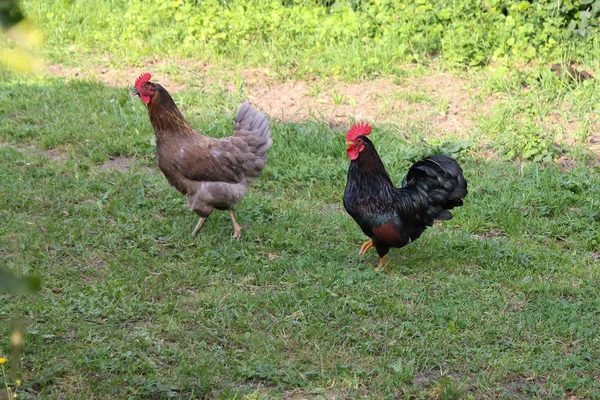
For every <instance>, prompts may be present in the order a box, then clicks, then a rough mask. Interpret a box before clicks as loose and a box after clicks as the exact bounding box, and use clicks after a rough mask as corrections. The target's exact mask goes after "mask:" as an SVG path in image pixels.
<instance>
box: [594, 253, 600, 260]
mask: <svg viewBox="0 0 600 400" xmlns="http://www.w3.org/2000/svg"><path fill="white" fill-rule="evenodd" d="M592 258H593V259H594V260H600V252H597V253H592Z"/></svg>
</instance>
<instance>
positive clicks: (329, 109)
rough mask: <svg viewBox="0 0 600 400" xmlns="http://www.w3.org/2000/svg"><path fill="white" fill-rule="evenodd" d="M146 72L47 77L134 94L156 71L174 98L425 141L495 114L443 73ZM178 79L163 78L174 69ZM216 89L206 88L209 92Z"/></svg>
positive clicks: (158, 63) (81, 71)
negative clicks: (401, 129)
mask: <svg viewBox="0 0 600 400" xmlns="http://www.w3.org/2000/svg"><path fill="white" fill-rule="evenodd" d="M145 65H146V66H145V67H144V69H142V68H134V67H123V68H121V69H119V70H115V69H112V68H109V67H107V66H105V65H104V66H103V65H99V66H96V67H95V68H87V67H86V68H77V67H67V66H64V65H61V64H55V65H50V66H48V67H47V68H46V71H47V72H48V73H50V74H52V75H56V76H61V77H64V78H67V79H85V80H97V81H100V82H103V83H105V84H107V85H110V86H115V87H122V88H131V87H132V86H133V82H134V81H135V79H137V77H138V76H139V75H140V74H141V73H142V72H145V71H151V73H152V74H153V76H154V77H153V80H155V81H156V82H160V83H161V84H162V85H163V86H164V87H166V88H167V89H168V90H169V91H170V92H172V93H176V92H178V91H183V90H188V89H190V88H193V87H196V88H197V87H198V86H200V87H202V88H203V90H225V91H226V92H229V93H232V94H236V93H238V92H239V86H240V85H239V82H238V81H239V80H240V78H241V81H242V82H243V86H242V87H243V89H242V90H243V92H244V93H243V95H244V96H245V97H246V98H247V99H248V100H249V101H251V102H252V103H254V104H255V105H257V106H258V107H259V108H260V109H262V110H263V111H265V112H266V113H267V114H269V116H270V117H271V118H274V119H279V120H282V121H303V120H307V119H317V120H325V121H327V122H328V123H329V124H330V125H331V126H332V127H335V126H348V125H349V124H350V123H351V122H352V121H354V120H368V121H371V122H373V123H393V124H395V125H407V126H411V125H413V124H415V123H425V124H426V126H427V129H426V131H427V132H425V133H426V136H433V137H436V136H443V135H447V134H451V135H456V136H466V135H469V134H470V133H471V131H472V128H473V126H474V121H473V118H472V115H474V114H475V113H476V112H483V111H481V110H478V109H477V108H478V107H479V108H483V109H485V110H489V109H490V108H491V107H492V105H493V102H494V101H495V100H494V99H493V98H489V99H485V101H484V104H476V103H477V100H476V99H475V96H474V94H473V93H472V92H471V90H470V88H469V87H468V86H467V82H466V81H464V80H463V79H461V78H459V77H457V76H455V75H452V74H449V73H445V72H434V73H433V75H428V76H424V77H417V76H412V77H408V78H403V79H402V80H398V81H392V80H391V79H388V78H382V79H377V80H374V81H367V82H358V83H344V82H337V81H325V80H318V79H314V80H312V81H294V80H288V81H283V82H282V81H281V80H279V79H277V78H276V77H275V76H274V75H273V73H272V72H270V71H268V70H260V69H244V70H243V71H239V72H236V71H233V70H227V69H222V68H220V67H215V66H212V65H208V64H205V63H202V62H198V61H194V60H157V59H156V58H152V59H149V60H147V62H145ZM174 69H175V70H176V71H177V73H176V74H175V73H169V72H164V73H163V72H160V71H161V70H163V71H173V70H174ZM215 86H216V88H217V89H214V87H215ZM211 87H213V89H207V88H211Z"/></svg>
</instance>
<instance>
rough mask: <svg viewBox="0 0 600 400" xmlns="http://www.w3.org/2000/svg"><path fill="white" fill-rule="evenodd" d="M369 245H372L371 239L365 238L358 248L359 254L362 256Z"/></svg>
mask: <svg viewBox="0 0 600 400" xmlns="http://www.w3.org/2000/svg"><path fill="white" fill-rule="evenodd" d="M371 247H373V241H372V240H367V241H366V242H364V243H363V245H362V247H361V248H360V251H359V252H358V255H359V256H362V255H363V254H365V253H366V252H367V250H369V249H370V248H371Z"/></svg>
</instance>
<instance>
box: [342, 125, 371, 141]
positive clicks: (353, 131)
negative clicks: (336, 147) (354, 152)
mask: <svg viewBox="0 0 600 400" xmlns="http://www.w3.org/2000/svg"><path fill="white" fill-rule="evenodd" d="M370 133H371V125H369V124H367V123H366V122H358V123H356V124H354V125H353V126H352V128H350V130H349V131H348V132H346V140H354V139H356V138H357V137H359V136H361V135H362V136H367V135H368V134H370Z"/></svg>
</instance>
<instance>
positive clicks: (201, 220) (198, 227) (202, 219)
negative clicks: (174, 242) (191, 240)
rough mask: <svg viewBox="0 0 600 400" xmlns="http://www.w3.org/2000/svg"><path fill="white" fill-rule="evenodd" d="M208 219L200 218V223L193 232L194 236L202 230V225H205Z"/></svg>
mask: <svg viewBox="0 0 600 400" xmlns="http://www.w3.org/2000/svg"><path fill="white" fill-rule="evenodd" d="M206 218H208V217H201V218H200V221H198V223H197V224H196V227H195V228H194V230H193V231H192V236H194V235H195V234H196V233H197V232H198V231H199V230H200V228H202V225H204V222H205V221H206Z"/></svg>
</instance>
